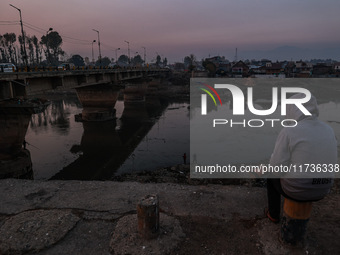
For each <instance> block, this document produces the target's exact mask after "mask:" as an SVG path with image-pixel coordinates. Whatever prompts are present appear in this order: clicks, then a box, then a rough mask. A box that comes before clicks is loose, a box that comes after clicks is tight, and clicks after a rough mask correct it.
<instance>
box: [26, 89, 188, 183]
mask: <svg viewBox="0 0 340 255" xmlns="http://www.w3.org/2000/svg"><path fill="white" fill-rule="evenodd" d="M49 99H50V100H51V104H50V105H49V106H48V107H47V109H46V110H45V111H44V112H42V113H39V114H35V115H32V118H31V122H30V125H29V127H28V130H27V134H26V141H27V142H28V146H27V148H28V149H29V150H30V152H31V158H32V163H33V172H34V179H37V180H49V179H61V180H71V179H73V180H110V179H112V178H113V176H115V175H119V174H123V173H130V172H137V171H144V170H155V169H157V168H160V167H166V166H172V165H175V164H180V163H183V158H182V156H183V154H184V153H187V154H189V107H188V106H189V103H185V102H178V103H176V102H167V101H165V100H160V99H158V98H154V99H151V100H148V101H147V103H145V104H137V105H129V106H124V102H123V101H121V100H118V101H117V103H116V106H115V109H116V117H117V120H116V121H106V122H94V123H91V122H76V121H75V115H77V114H79V113H81V112H82V106H81V104H80V103H79V100H78V98H77V97H76V96H73V95H59V96H53V97H51V98H49Z"/></svg>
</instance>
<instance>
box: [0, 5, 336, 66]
mask: <svg viewBox="0 0 340 255" xmlns="http://www.w3.org/2000/svg"><path fill="white" fill-rule="evenodd" d="M10 3H11V4H13V5H15V6H17V7H18V8H20V9H21V11H22V16H23V21H24V22H26V24H27V25H29V24H31V25H34V26H36V27H38V28H42V29H43V30H39V29H37V31H35V30H32V29H31V28H28V27H25V30H26V31H27V34H29V35H36V36H37V37H38V38H39V39H40V37H41V36H42V35H43V34H45V33H46V32H44V31H47V30H48V28H50V27H52V28H53V29H54V30H55V31H57V32H59V33H60V34H61V35H62V36H67V37H72V38H75V39H81V40H85V41H87V42H84V41H76V40H72V39H69V38H66V37H63V40H64V42H63V45H62V48H63V50H64V51H66V52H67V54H69V55H71V54H80V55H82V56H83V57H86V56H88V57H90V58H91V41H93V40H97V34H96V33H95V32H94V31H92V29H93V28H94V29H97V30H99V31H100V40H101V43H102V45H101V46H102V56H108V57H110V58H114V57H115V52H114V49H116V48H121V50H120V51H118V56H119V55H121V54H127V44H126V43H125V42H124V41H125V40H126V41H129V42H130V48H131V56H133V55H134V54H135V52H139V53H140V54H141V55H143V49H142V46H145V47H146V49H147V61H148V62H150V61H151V60H152V59H154V58H155V57H156V52H158V53H159V54H160V55H163V56H164V57H167V58H168V60H169V61H170V62H174V61H180V60H182V59H183V57H184V56H186V55H189V54H191V53H193V54H194V55H196V57H197V59H199V60H200V59H202V58H206V57H208V56H209V55H210V56H215V55H221V56H226V57H227V58H228V59H229V60H233V58H234V54H235V48H236V47H237V48H238V54H239V58H241V59H242V58H243V59H246V58H249V56H250V52H252V51H261V50H262V51H266V50H272V49H275V48H277V47H281V46H294V47H299V48H304V49H310V50H316V51H318V54H319V55H320V54H321V55H322V54H324V57H329V56H328V55H327V54H326V51H327V50H328V51H329V50H330V49H331V50H332V52H336V53H338V54H337V55H336V56H334V58H335V59H336V57H340V50H339V49H340V32H339V24H340V13H339V12H340V1H338V0H323V1H320V0H284V1H273V0H239V1H228V0H205V1H203V0H182V1H179V0H167V1H166V0H134V1H132V0H95V1H94V0H91V1H89V0H58V1H50V0H13V1H8V0H1V2H0V21H17V20H19V12H18V11H17V10H15V9H14V8H12V7H10V6H9V4H10ZM6 32H15V33H16V34H17V35H18V34H20V26H19V25H4V23H3V22H2V23H1V22H0V34H4V33H6ZM94 49H95V55H96V57H97V56H98V46H97V45H95V48H94ZM247 54H249V56H247ZM319 55H318V57H319ZM291 57H292V56H289V57H287V59H288V58H289V59H290V58H291ZM338 60H340V59H338Z"/></svg>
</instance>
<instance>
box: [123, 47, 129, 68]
mask: <svg viewBox="0 0 340 255" xmlns="http://www.w3.org/2000/svg"><path fill="white" fill-rule="evenodd" d="M124 42H126V43H127V45H128V58H129V65H130V43H129V42H128V41H124Z"/></svg>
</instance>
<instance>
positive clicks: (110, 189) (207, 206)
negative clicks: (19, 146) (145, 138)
mask: <svg viewBox="0 0 340 255" xmlns="http://www.w3.org/2000/svg"><path fill="white" fill-rule="evenodd" d="M148 194H158V196H159V201H160V210H161V224H162V218H163V219H164V220H168V221H171V220H172V221H173V222H174V223H173V224H177V225H176V226H177V230H175V228H172V229H165V228H163V230H162V226H161V230H162V231H163V232H162V236H163V237H164V236H167V235H168V236H170V237H171V238H168V239H166V238H165V237H164V239H158V240H157V239H156V240H154V241H153V243H152V245H151V243H150V241H144V240H137V239H136V237H135V236H134V234H135V233H127V231H128V232H135V231H136V230H137V226H136V228H134V227H132V228H131V226H130V228H129V229H127V228H128V226H127V225H125V226H126V229H124V228H125V227H124V222H132V221H133V220H129V221H127V220H128V219H134V218H135V216H136V204H137V202H138V201H139V199H140V198H141V197H143V196H145V195H148ZM0 201H1V204H0V254H21V253H33V254H110V252H115V254H119V253H123V252H122V251H123V248H124V247H125V246H126V245H128V247H129V249H130V250H129V252H130V253H131V254H151V253H152V252H154V254H161V252H167V253H169V254H245V253H247V254H288V253H290V254H291V253H293V254H294V253H295V254H336V253H338V252H339V250H340V244H339V242H338V241H337V240H339V238H340V223H339V222H340V212H339V208H340V197H339V193H336V192H334V193H333V194H330V195H329V196H328V197H327V198H326V199H324V200H322V201H320V202H316V203H314V205H313V213H312V217H311V219H310V222H309V228H308V234H307V241H306V246H305V247H304V248H300V249H296V248H292V247H289V246H286V245H282V244H281V243H280V242H279V240H278V233H279V229H280V226H279V225H275V224H273V223H271V222H269V220H268V219H266V218H264V216H263V208H264V207H265V206H266V190H265V189H264V188H256V187H246V186H234V185H197V186H194V185H186V184H184V185H181V184H174V183H158V184H157V183H148V184H141V183H137V182H109V181H106V182H96V181H89V182H80V181H47V182H44V181H28V180H14V179H7V180H1V181H0ZM170 218H171V219H170ZM179 228H180V229H179ZM119 233H124V235H125V236H123V237H122V234H120V235H119ZM117 236H119V238H120V240H121V242H124V244H122V245H125V246H124V247H123V248H122V247H120V244H119V242H118V243H117V240H112V239H113V238H118V237H117ZM133 236H134V237H133ZM167 240H168V241H167ZM174 240H176V245H173V243H174ZM166 242H172V245H170V246H167V245H168V244H169V243H168V244H167V243H166ZM162 247H163V248H164V247H170V248H169V249H168V250H164V249H163V248H162ZM162 249H163V250H162Z"/></svg>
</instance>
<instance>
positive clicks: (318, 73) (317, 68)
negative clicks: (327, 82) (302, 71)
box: [312, 63, 335, 78]
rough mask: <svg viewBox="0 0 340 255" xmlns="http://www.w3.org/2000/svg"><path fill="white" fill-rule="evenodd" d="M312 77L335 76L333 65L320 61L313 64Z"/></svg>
mask: <svg viewBox="0 0 340 255" xmlns="http://www.w3.org/2000/svg"><path fill="white" fill-rule="evenodd" d="M312 77H314V78H328V77H335V75H334V72H333V67H332V66H331V65H327V64H324V63H319V64H316V65H314V66H313V71H312Z"/></svg>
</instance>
